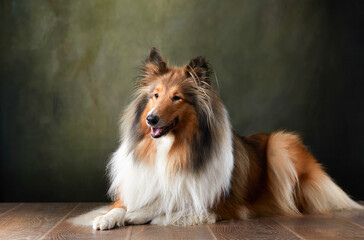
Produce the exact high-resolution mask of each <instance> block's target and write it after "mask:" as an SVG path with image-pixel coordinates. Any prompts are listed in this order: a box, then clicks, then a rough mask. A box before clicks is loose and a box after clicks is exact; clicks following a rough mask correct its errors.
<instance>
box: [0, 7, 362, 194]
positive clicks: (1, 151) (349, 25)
mask: <svg viewBox="0 0 364 240" xmlns="http://www.w3.org/2000/svg"><path fill="white" fill-rule="evenodd" d="M361 2H362V1H342V2H341V1H321V0H320V1H317V0H307V1H284V0H276V1H271V0H266V1H256V0H244V1H219V0H209V1H192V0H191V1H189V0H184V1H182V0H175V1H171V0H170V1H169V0H156V1H151V0H143V1H131V0H130V1H117V0H105V1H104V0H103V1H101V0H99V1H96V0H80V1H55V0H48V1H35V0H32V1H27V0H23V1H19V0H13V1H1V3H0V19H1V22H0V31H1V32H0V33H1V35H0V44H1V45H0V47H1V48H0V50H1V55H0V66H1V71H0V74H1V75H0V77H1V80H0V84H1V85H0V87H1V142H0V143H1V145H0V156H1V165H0V167H1V170H0V173H1V197H0V201H104V200H106V195H105V193H106V190H107V181H106V177H105V170H104V169H105V165H106V163H107V159H108V158H109V156H110V154H111V153H112V151H113V150H115V149H116V147H117V145H118V119H119V116H120V113H121V112H122V109H123V108H124V107H125V106H126V104H127V103H128V102H129V101H130V99H131V97H130V95H131V92H132V89H133V81H134V80H135V77H136V76H137V75H138V67H139V66H140V64H141V62H142V60H143V59H144V58H145V57H146V54H147V52H148V51H149V49H150V47H151V46H156V47H158V48H159V49H160V50H161V52H162V54H163V55H164V56H165V58H166V59H168V60H169V62H170V64H177V65H183V64H186V63H187V62H188V60H189V59H190V58H192V57H195V56H198V55H203V56H206V57H207V59H208V60H209V61H210V63H211V64H212V66H213V67H214V70H215V72H216V75H217V78H218V81H219V93H220V96H221V97H222V99H223V101H224V102H225V104H226V106H227V108H228V110H229V112H230V115H231V120H232V124H233V126H234V129H235V130H237V131H238V132H239V133H240V134H242V135H247V134H250V133H254V132H270V131H274V130H277V129H287V130H294V131H297V132H299V133H301V134H302V135H303V137H304V140H305V143H306V144H307V145H308V146H309V148H310V149H311V151H312V152H313V153H314V154H315V155H316V156H317V157H318V158H319V159H320V161H321V162H322V163H323V164H324V165H325V166H326V169H327V171H328V172H329V173H330V174H331V176H333V178H334V179H336V181H337V182H338V183H339V184H340V185H341V186H342V187H343V188H344V189H345V190H346V191H347V192H349V193H350V194H351V195H353V196H354V197H355V198H356V199H363V198H364V192H363V184H362V183H363V182H364V177H363V173H364V171H363V170H364V141H363V134H364V127H363V123H364V114H363V109H364V101H363V94H364V89H363V80H364V75H363V69H364V66H363V53H364V51H363V49H364V47H363V37H362V26H361V25H362V23H363V17H362V16H363V14H362V13H363V12H364V11H363V4H362V3H361Z"/></svg>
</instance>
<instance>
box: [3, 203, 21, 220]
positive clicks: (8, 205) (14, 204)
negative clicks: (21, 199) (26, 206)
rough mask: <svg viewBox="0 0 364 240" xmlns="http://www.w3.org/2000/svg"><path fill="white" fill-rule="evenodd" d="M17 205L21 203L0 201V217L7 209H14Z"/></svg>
mask: <svg viewBox="0 0 364 240" xmlns="http://www.w3.org/2000/svg"><path fill="white" fill-rule="evenodd" d="M19 205H21V203H0V217H1V215H3V214H5V213H7V212H8V211H12V210H14V209H15V208H16V207H18V206H19Z"/></svg>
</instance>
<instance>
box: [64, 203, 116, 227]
mask: <svg viewBox="0 0 364 240" xmlns="http://www.w3.org/2000/svg"><path fill="white" fill-rule="evenodd" d="M109 209H110V206H102V207H99V208H97V209H94V210H91V211H89V212H86V213H84V214H82V215H79V216H77V217H74V218H69V219H68V221H69V222H71V223H72V224H74V225H79V226H92V223H93V220H94V219H95V218H96V217H98V216H101V215H104V214H106V213H107V212H108V210H109Z"/></svg>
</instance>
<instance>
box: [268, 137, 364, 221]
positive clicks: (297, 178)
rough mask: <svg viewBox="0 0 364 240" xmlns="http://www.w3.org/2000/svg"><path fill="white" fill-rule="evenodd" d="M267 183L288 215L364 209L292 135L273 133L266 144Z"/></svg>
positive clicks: (275, 199)
mask: <svg viewBox="0 0 364 240" xmlns="http://www.w3.org/2000/svg"><path fill="white" fill-rule="evenodd" d="M267 168H268V184H269V189H270V192H271V194H272V196H273V198H274V202H275V205H276V206H277V208H278V209H279V211H278V212H280V213H281V214H285V215H298V214H300V213H302V212H304V213H324V212H328V211H332V210H339V209H363V207H362V206H361V205H359V204H357V203H356V202H354V201H353V200H351V199H350V198H349V197H348V195H347V194H346V193H345V192H344V191H343V190H341V188H340V187H338V186H337V185H336V184H335V183H334V182H333V180H332V179H331V178H330V177H329V176H328V175H327V174H326V173H325V172H324V171H323V170H322V167H321V165H320V164H318V163H317V161H316V159H315V158H314V157H313V156H312V155H311V154H310V153H309V152H308V151H307V149H306V148H305V146H304V145H303V144H302V143H301V141H300V139H299V137H298V136H297V135H295V134H293V133H286V132H282V131H281V132H276V133H272V134H271V136H270V138H269V141H268V144H267Z"/></svg>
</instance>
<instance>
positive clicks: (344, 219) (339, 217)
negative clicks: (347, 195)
mask: <svg viewBox="0 0 364 240" xmlns="http://www.w3.org/2000/svg"><path fill="white" fill-rule="evenodd" d="M335 218H338V219H340V220H343V221H345V222H348V223H351V224H353V225H355V226H357V227H360V228H362V229H363V228H364V227H363V226H362V225H360V224H357V223H356V222H353V221H350V220H349V219H346V218H344V217H341V216H335Z"/></svg>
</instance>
